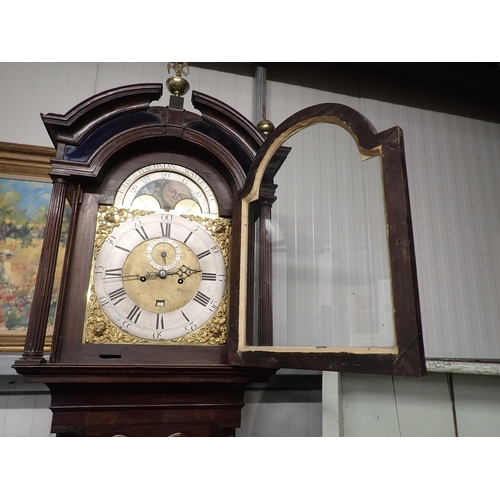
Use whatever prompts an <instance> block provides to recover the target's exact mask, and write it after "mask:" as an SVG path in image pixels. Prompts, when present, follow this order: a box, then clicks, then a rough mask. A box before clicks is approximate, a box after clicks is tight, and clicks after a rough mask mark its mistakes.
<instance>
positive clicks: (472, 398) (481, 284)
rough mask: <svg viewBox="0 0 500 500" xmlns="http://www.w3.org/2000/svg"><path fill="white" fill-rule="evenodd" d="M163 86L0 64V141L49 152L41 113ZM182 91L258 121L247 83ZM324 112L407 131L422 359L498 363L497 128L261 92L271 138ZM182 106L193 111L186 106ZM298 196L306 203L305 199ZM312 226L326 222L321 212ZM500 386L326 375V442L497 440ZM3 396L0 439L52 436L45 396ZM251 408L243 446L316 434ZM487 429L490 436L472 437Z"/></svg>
mask: <svg viewBox="0 0 500 500" xmlns="http://www.w3.org/2000/svg"><path fill="white" fill-rule="evenodd" d="M169 76H171V75H168V73H167V70H166V64H164V63H0V109H2V115H1V116H0V141H3V142H14V143H22V144H34V145H40V146H51V143H50V141H49V138H48V135H47V133H46V131H45V129H44V127H43V124H42V121H41V119H40V113H48V112H53V113H66V112H67V111H68V110H69V109H70V108H71V107H72V106H74V105H76V104H77V103H79V102H81V101H82V100H83V99H86V98H87V97H90V96H92V95H94V94H95V93H98V92H101V91H104V90H107V89H110V88H113V87H117V86H121V85H126V84H133V83H146V82H154V83H157V82H165V80H166V79H167V78H168V77H169ZM187 79H188V81H189V82H190V85H191V88H192V89H195V90H197V91H200V92H203V93H207V94H209V95H212V96H214V97H216V98H218V99H220V100H221V101H223V102H225V103H226V104H228V105H229V106H232V107H234V108H235V109H236V110H237V111H239V112H240V113H242V114H243V115H244V116H246V117H247V118H249V119H251V120H252V121H255V117H254V116H253V109H254V108H253V106H254V92H255V90H254V89H255V83H254V80H253V78H250V77H246V76H241V75H236V74H230V73H224V72H219V71H213V70H208V69H202V68H197V67H191V68H190V75H189V76H188V77H187ZM401 92H404V89H401ZM167 94H168V92H167V91H166V90H165V95H164V96H163V97H162V99H161V100H160V102H159V104H160V105H166V104H167V103H168V95H167ZM322 102H338V103H341V104H346V105H348V106H350V107H352V108H354V109H356V110H358V111H359V112H360V113H362V114H363V115H364V116H366V117H367V118H368V119H369V120H370V121H371V122H372V123H373V125H374V126H375V128H376V129H377V130H378V131H382V130H385V129H388V128H390V127H393V126H395V125H398V126H400V127H401V128H402V129H403V133H404V140H405V149H406V161H407V170H408V179H409V190H410V201H411V209H412V218H413V229H414V237H415V249H416V259H417V272H418V278H419V287H420V301H421V310H422V323H423V333H424V344H425V351H426V356H427V357H429V358H433V357H445V358H461V359H476V358H485V359H500V341H499V338H500V335H499V332H498V328H497V325H499V324H500V307H499V306H500V303H499V298H500V262H499V258H500V257H499V252H498V251H497V249H498V248H499V246H500V206H499V202H498V196H497V193H498V192H499V189H500V169H499V165H500V125H499V124H496V123H489V122H482V121H479V120H474V119H471V118H464V117H461V116H457V115H452V114H445V113H437V112H434V111H429V110H425V109H419V108H412V107H408V106H403V105H396V104H392V103H388V102H382V101H375V100H371V99H366V98H357V97H351V96H345V95H339V94H334V93H330V92H325V91H320V90H315V89H310V88H304V87H299V86H296V85H291V84H285V83H280V82H273V81H269V82H268V83H267V118H268V119H270V120H272V121H273V123H274V124H275V125H277V124H279V123H280V122H281V121H283V120H284V119H285V118H287V117H289V116H290V115H291V114H293V113H295V112H296V111H299V110H300V109H303V108H304V107H307V106H311V105H313V104H318V103H322ZM185 103H186V108H187V109H189V110H191V111H195V110H194V109H193V108H192V106H191V103H190V95H189V94H188V95H187V96H186V101H185ZM330 151H331V154H332V157H333V156H334V152H333V150H330ZM311 160H314V158H311ZM370 161H371V160H370ZM330 163H331V162H330ZM362 165H364V164H362ZM283 168H286V163H285V166H284V167H283ZM294 175H302V176H303V177H302V178H297V179H296V180H295V181H296V183H300V184H302V185H307V183H305V182H304V180H305V178H304V176H307V175H308V171H307V170H306V169H302V174H300V170H297V171H296V172H295V174H294ZM285 184H286V183H283V186H285ZM283 190H284V187H283ZM278 193H279V195H281V196H282V197H283V198H284V199H286V198H287V195H284V194H282V192H278ZM306 196H308V197H309V198H308V199H309V200H312V199H313V198H314V197H313V196H312V194H311V193H310V192H309V193H307V194H306ZM306 199H307V198H306ZM330 201H333V200H330ZM335 202H338V199H335ZM290 206H293V205H291V204H289V205H288V207H290ZM301 209H303V206H300V205H296V210H301ZM316 213H317V214H318V217H320V216H321V213H324V210H323V211H322V210H319V211H317V212H316ZM313 307H314V305H313ZM6 376H10V375H6V374H5V373H4V375H3V376H2V375H0V378H2V377H6ZM5 380H6V379H5ZM450 380H451V382H452V383H451V387H452V389H454V390H452V392H451V396H450V384H449V382H450ZM498 380H499V378H498V377H493V376H473V375H454V376H453V377H451V378H450V376H448V375H446V374H444V373H443V374H436V373H430V374H429V375H428V376H427V377H424V378H423V379H420V380H411V381H405V380H404V379H397V378H393V377H378V376H377V377H375V376H369V375H365V376H359V375H358V376H354V375H349V374H344V375H341V376H336V375H326V376H325V378H324V385H323V429H324V434H325V435H349V436H352V435H422V434H423V435H455V434H458V435H474V434H476V435H477V434H479V435H481V433H483V434H484V435H499V434H500V432H499V431H498V429H500V422H499V420H498V418H497V417H496V416H495V415H497V414H500V411H499V410H500V404H499V397H500V391H499V387H500V384H499V382H498ZM1 387H2V392H1V394H0V435H1V434H2V431H3V435H40V434H36V433H37V432H39V431H38V430H37V431H32V429H40V428H42V427H43V428H44V429H45V430H44V431H43V432H42V433H41V435H48V433H49V427H48V424H47V413H46V412H47V411H48V410H45V411H46V412H45V413H44V410H43V409H40V407H43V406H44V405H45V408H46V407H47V406H48V399H47V398H48V395H47V394H25V395H24V396H23V395H22V393H19V392H18V393H16V394H10V393H8V390H7V389H6V387H7V386H6V385H5V384H3V385H2V386H1ZM377 395H378V397H377ZM19 398H21V399H19ZM44 398H45V399H44ZM280 398H281V399H280ZM283 398H285V400H283ZM311 398H312V400H311ZM308 400H309V402H307V401H308ZM247 403H248V405H247V407H245V410H244V414H243V424H244V426H243V427H242V429H241V430H240V431H238V435H242V436H243V435H276V432H280V433H281V434H280V435H320V434H321V430H320V429H319V427H320V421H321V415H320V413H321V404H320V403H319V402H318V401H317V398H316V396H314V397H313V396H310V395H308V396H301V397H299V398H298V399H297V397H296V394H294V393H293V391H289V392H288V393H287V394H285V393H283V394H281V395H277V394H276V395H274V396H271V395H269V394H267V395H265V394H264V393H260V392H259V391H253V392H250V393H249V394H248V395H247ZM304 405H306V406H304ZM26 407H30V408H32V409H35V408H39V410H36V411H34V413H33V415H35V416H34V417H33V418H32V419H31V424H29V425H28V424H27V423H26V425H25V427H24V428H20V427H19V425H18V426H17V427H16V426H14V427H12V426H13V423H12V422H14V421H17V422H20V421H21V420H22V419H21V420H19V418H18V417H17V416H16V415H20V412H21V413H23V412H24V413H23V414H24V415H27V412H29V411H30V410H29V409H26ZM412 408H413V409H415V408H427V409H428V411H427V412H426V415H427V417H425V418H424V417H423V418H424V420H425V421H428V419H429V418H430V415H432V420H433V422H434V425H426V426H421V427H419V422H418V418H417V417H412ZM16 412H17V413H16ZM273 412H274V413H273ZM405 412H406V413H405ZM36 415H38V416H39V417H37V416H36ZM299 415H302V416H303V417H302V418H299ZM304 415H306V416H307V418H306V417H304ZM395 415H396V417H395ZM404 415H406V416H407V421H412V419H413V421H412V424H411V425H410V424H408V426H407V427H405V425H404V424H402V421H403V420H404V418H406V417H404ZM413 415H415V413H414V412H413ZM450 415H451V416H450ZM453 415H455V417H453ZM278 416H279V417H278ZM30 418H31V417H30ZM398 418H399V420H398ZM450 418H451V419H452V420H451V421H450ZM26 419H27V420H29V418H28V417H26ZM26 419H25V421H27V420H26ZM44 419H45V420H44ZM276 419H278V420H276ZM285 419H286V421H287V422H288V425H287V426H286V429H287V431H286V433H285V431H284V430H283V429H284V428H285V426H279V431H278V430H276V429H277V427H276V428H275V429H274V430H273V425H274V424H271V422H277V421H281V422H283V421H285ZM394 419H395V420H394ZM453 419H454V420H453ZM481 419H483V420H484V421H485V422H489V423H488V425H486V424H485V426H480V425H477V424H478V421H481ZM9 422H10V423H9ZM43 422H45V423H43ZM450 422H451V423H450ZM44 426H45V427H44ZM21 427H22V426H21ZM28 427H29V429H28ZM9 429H10V430H9ZM12 429H15V430H12ZM332 429H334V430H332ZM457 429H458V430H457Z"/></svg>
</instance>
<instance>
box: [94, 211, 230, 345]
mask: <svg viewBox="0 0 500 500" xmlns="http://www.w3.org/2000/svg"><path fill="white" fill-rule="evenodd" d="M167 235H168V236H167ZM225 283H226V268H225V262H224V258H223V256H222V254H221V251H220V248H219V246H218V245H217V243H216V241H215V240H214V239H213V238H212V236H211V235H210V234H209V233H208V232H207V231H206V230H205V229H204V228H203V227H202V226H200V225H199V224H197V223H196V222H193V221H191V220H189V219H187V218H185V217H180V216H177V215H174V214H170V213H153V214H149V215H144V216H140V217H136V218H134V219H131V220H128V221H126V222H124V223H122V224H121V225H120V226H118V227H117V228H116V229H115V230H114V231H113V232H112V233H111V234H110V236H109V237H108V238H107V240H106V241H105V242H104V244H103V246H102V248H101V250H100V251H99V253H98V255H97V258H96V261H95V266H94V290H95V294H96V298H97V300H98V302H99V304H100V306H101V308H102V310H103V312H104V313H105V314H106V316H107V317H108V318H109V320H110V321H111V322H113V323H114V324H115V325H116V326H118V327H119V328H120V329H121V330H123V331H125V332H127V333H130V334H132V335H134V336H137V337H140V338H143V339H149V340H170V339H174V338H178V337H181V336H184V335H186V334H188V333H191V332H193V331H195V330H197V329H198V328H200V327H201V326H203V325H204V324H205V323H206V322H207V321H208V320H209V319H210V318H211V317H212V316H213V315H214V313H215V311H216V310H217V308H218V306H219V304H220V303H221V300H222V297H223V295H224V291H225Z"/></svg>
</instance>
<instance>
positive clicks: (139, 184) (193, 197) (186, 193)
mask: <svg viewBox="0 0 500 500" xmlns="http://www.w3.org/2000/svg"><path fill="white" fill-rule="evenodd" d="M115 205H118V206H124V207H131V208H137V209H144V210H158V209H162V210H165V211H168V212H171V211H174V212H179V213H189V214H212V215H216V216H217V215H218V214H219V207H218V205H217V201H216V198H215V194H214V192H213V191H212V189H211V187H210V186H209V185H208V184H207V183H206V182H205V180H204V179H203V178H202V177H200V176H199V175H198V174H197V173H195V172H193V171H192V170H190V169H189V168H186V167H183V166H182V165H177V164H174V163H155V164H153V165H147V166H145V167H142V168H140V169H139V170H137V171H136V172H134V173H133V174H131V175H130V176H129V177H127V179H125V181H124V182H123V183H122V185H121V186H120V188H119V189H118V192H117V195H116V198H115Z"/></svg>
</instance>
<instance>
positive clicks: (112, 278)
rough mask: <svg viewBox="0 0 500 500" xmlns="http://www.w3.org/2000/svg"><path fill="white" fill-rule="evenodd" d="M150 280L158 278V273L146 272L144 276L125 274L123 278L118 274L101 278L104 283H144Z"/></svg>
mask: <svg viewBox="0 0 500 500" xmlns="http://www.w3.org/2000/svg"><path fill="white" fill-rule="evenodd" d="M151 278H153V279H154V278H158V273H152V272H149V271H148V272H147V273H146V275H141V274H126V275H124V276H121V275H119V274H112V275H110V276H105V277H104V278H103V280H104V281H107V282H110V281H120V280H122V281H130V280H140V281H146V280H147V279H151Z"/></svg>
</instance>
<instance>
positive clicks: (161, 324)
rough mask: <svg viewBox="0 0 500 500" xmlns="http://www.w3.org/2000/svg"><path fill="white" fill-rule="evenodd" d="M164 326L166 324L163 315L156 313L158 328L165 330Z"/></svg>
mask: <svg viewBox="0 0 500 500" xmlns="http://www.w3.org/2000/svg"><path fill="white" fill-rule="evenodd" d="M164 328H165V325H164V324H163V315H162V314H157V315H156V329H157V330H163V329H164Z"/></svg>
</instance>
